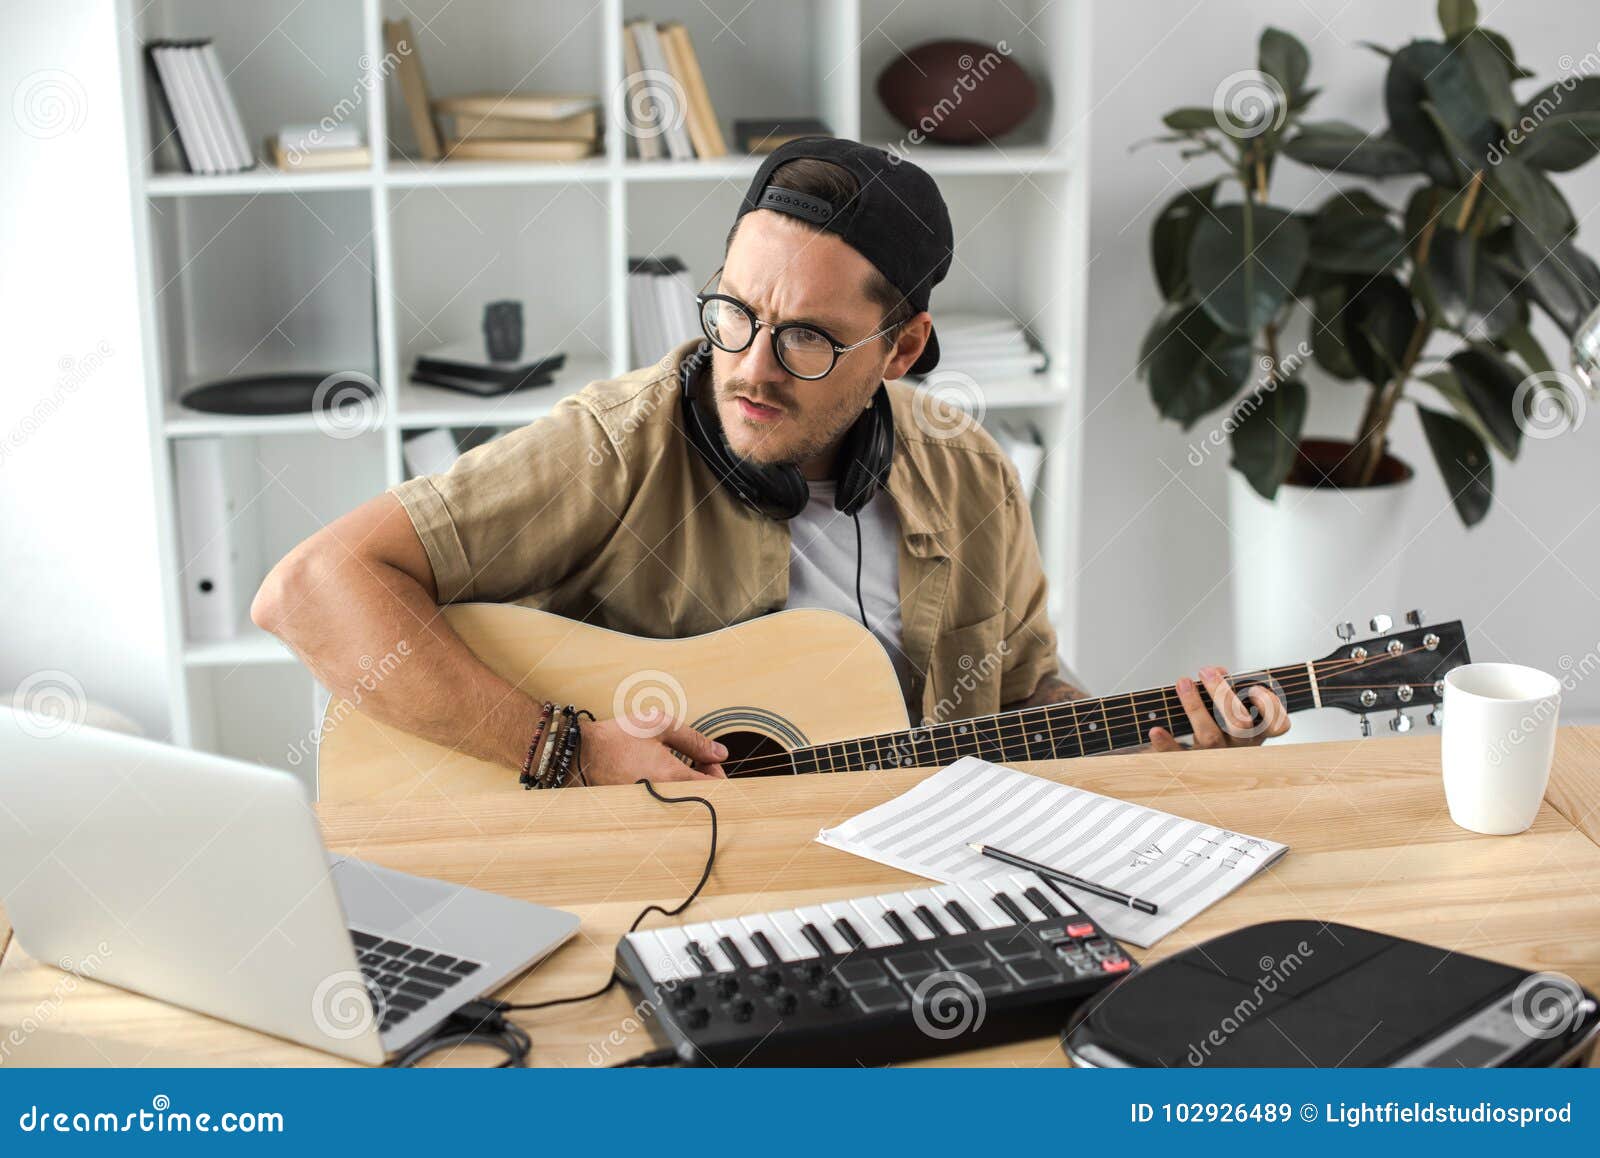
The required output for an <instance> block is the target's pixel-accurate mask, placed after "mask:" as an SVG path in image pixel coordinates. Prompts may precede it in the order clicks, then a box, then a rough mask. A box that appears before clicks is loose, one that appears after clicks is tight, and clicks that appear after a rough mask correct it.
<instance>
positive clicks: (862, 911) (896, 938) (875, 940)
mask: <svg viewBox="0 0 1600 1158" xmlns="http://www.w3.org/2000/svg"><path fill="white" fill-rule="evenodd" d="M850 907H851V908H853V909H855V911H856V915H855V916H854V917H851V918H850V920H851V921H852V922H854V923H855V926H856V928H857V929H860V930H861V935H862V937H864V938H865V939H866V942H867V944H868V945H869V946H871V947H872V948H874V949H876V948H881V947H883V946H886V945H899V944H902V943H903V941H902V939H901V937H900V933H899V932H898V931H897V930H896V929H895V927H894V926H893V925H891V924H890V923H889V922H888V921H887V920H886V919H885V916H886V914H887V912H888V910H887V909H886V908H885V907H884V904H883V901H882V900H880V899H879V898H877V897H858V898H856V899H855V900H853V901H851V902H850Z"/></svg>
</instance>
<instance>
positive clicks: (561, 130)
mask: <svg viewBox="0 0 1600 1158" xmlns="http://www.w3.org/2000/svg"><path fill="white" fill-rule="evenodd" d="M439 116H440V118H441V119H442V120H443V121H444V123H445V128H446V129H447V130H448V132H447V134H446V135H447V136H451V137H455V138H456V139H458V140H462V141H474V140H480V139H481V140H491V141H519V140H527V141H589V142H591V143H592V142H596V141H598V140H599V139H600V115H599V113H598V112H597V111H596V110H594V109H590V110H589V111H588V112H586V113H578V114H576V115H574V116H570V117H559V118H557V119H555V120H544V119H531V118H522V117H501V116H493V117H484V116H479V115H477V114H476V113H440V114H439Z"/></svg>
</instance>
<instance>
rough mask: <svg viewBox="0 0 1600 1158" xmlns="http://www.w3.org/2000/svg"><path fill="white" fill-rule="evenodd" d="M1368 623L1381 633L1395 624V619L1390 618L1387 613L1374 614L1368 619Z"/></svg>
mask: <svg viewBox="0 0 1600 1158" xmlns="http://www.w3.org/2000/svg"><path fill="white" fill-rule="evenodd" d="M1368 623H1369V625H1370V626H1371V628H1372V630H1373V631H1376V632H1378V633H1379V634H1380V635H1381V634H1382V633H1384V632H1385V631H1388V630H1389V629H1390V628H1391V627H1393V626H1394V620H1392V619H1390V618H1389V617H1388V616H1387V615H1374V616H1373V617H1372V618H1371V619H1370V620H1368Z"/></svg>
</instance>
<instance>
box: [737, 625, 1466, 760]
mask: <svg viewBox="0 0 1600 1158" xmlns="http://www.w3.org/2000/svg"><path fill="white" fill-rule="evenodd" d="M1426 650H1428V649H1427V648H1424V647H1415V648H1410V649H1402V650H1401V652H1400V653H1399V654H1395V655H1391V654H1390V653H1388V652H1383V653H1381V654H1379V655H1376V656H1368V657H1367V658H1366V659H1361V660H1357V659H1337V660H1316V661H1312V664H1311V666H1312V667H1313V668H1314V669H1316V671H1317V680H1316V681H1313V680H1312V679H1311V678H1310V677H1309V676H1304V675H1302V676H1299V677H1298V678H1296V679H1293V680H1285V681H1276V680H1274V681H1273V682H1275V683H1277V686H1278V688H1279V689H1280V690H1282V691H1284V692H1285V693H1286V694H1287V693H1289V692H1291V691H1294V692H1299V691H1306V690H1309V689H1310V688H1311V687H1312V686H1313V682H1317V683H1320V681H1321V679H1323V678H1325V677H1327V676H1332V675H1338V674H1340V673H1341V672H1344V671H1348V670H1350V669H1351V668H1355V667H1361V666H1376V665H1378V664H1380V663H1385V662H1391V661H1393V660H1397V659H1400V658H1401V657H1403V656H1406V655H1412V654H1415V653H1416V652H1419V651H1426ZM1435 650H1437V649H1435ZM1283 666H1285V667H1293V668H1295V669H1297V670H1298V669H1301V668H1303V667H1304V666H1305V665H1303V664H1285V665H1283ZM1272 670H1273V669H1270V668H1268V669H1259V670H1256V671H1250V672H1239V673H1235V674H1232V675H1229V676H1227V677H1225V678H1226V682H1227V683H1228V686H1229V687H1230V688H1236V687H1237V686H1238V685H1240V684H1248V685H1250V686H1269V685H1267V684H1263V683H1261V682H1260V681H1259V680H1258V679H1256V677H1259V676H1263V675H1268V673H1269V672H1270V671H1272ZM1399 686H1401V685H1400V684H1398V683H1397V684H1360V685H1351V689H1347V690H1353V689H1357V688H1367V687H1371V688H1388V687H1399ZM1172 694H1175V693H1173V692H1172V688H1171V686H1170V685H1169V686H1167V687H1164V688H1151V689H1146V690H1143V691H1137V692H1129V693H1124V694H1122V695H1112V696H1105V697H1099V698H1098V699H1093V700H1069V701H1063V702H1061V703H1057V704H1041V705H1039V706H1037V707H1033V708H1019V709H1013V710H1012V711H1010V712H996V713H993V714H991V715H988V716H980V717H976V718H975V719H972V720H961V721H952V722H951V723H948V724H933V725H927V726H926V727H924V728H908V729H903V730H902V731H899V732H886V733H879V735H885V736H889V735H898V736H907V737H910V748H911V750H912V752H913V754H914V752H915V747H916V744H917V742H918V740H917V737H916V736H915V733H916V732H919V731H920V732H931V731H932V730H933V729H934V728H944V729H950V728H953V727H956V726H957V725H959V724H967V725H969V726H972V736H971V739H970V740H968V738H967V733H962V734H961V739H957V738H956V737H955V736H949V737H947V738H948V739H949V741H950V742H951V743H952V744H956V745H959V744H961V743H962V742H963V740H966V741H967V742H970V743H974V744H976V743H977V742H978V741H979V740H980V737H979V736H978V735H977V725H981V724H982V723H983V721H985V720H1000V721H1001V723H1000V725H999V727H998V729H997V730H996V731H995V733H994V734H993V737H992V739H990V740H989V742H992V743H998V744H1000V745H1005V744H1007V743H1010V742H1013V741H1016V740H1023V741H1024V742H1026V735H1025V734H1026V733H1027V732H1029V731H1032V730H1036V729H1037V727H1038V726H1041V725H1042V726H1043V727H1044V728H1045V730H1046V732H1047V733H1049V734H1050V735H1051V740H1052V743H1054V742H1055V737H1054V734H1053V726H1054V724H1055V723H1057V722H1059V723H1060V724H1061V725H1062V726H1063V727H1071V728H1072V729H1073V733H1072V734H1073V735H1075V736H1077V738H1078V739H1079V750H1080V752H1086V751H1087V749H1086V748H1085V747H1084V745H1083V742H1082V733H1083V731H1084V729H1083V727H1082V725H1081V724H1080V723H1079V722H1078V719H1077V710H1076V708H1077V707H1078V706H1082V705H1087V704H1093V703H1102V704H1103V703H1104V702H1105V701H1107V700H1129V701H1131V704H1132V707H1131V710H1130V708H1118V709H1116V711H1115V713H1114V714H1113V713H1112V712H1110V711H1108V710H1107V709H1105V708H1102V709H1101V713H1100V714H1101V716H1102V717H1103V719H1102V720H1091V721H1090V723H1092V724H1099V723H1102V722H1104V723H1105V726H1106V733H1105V734H1106V735H1107V736H1110V734H1111V733H1112V732H1113V731H1114V730H1115V729H1116V728H1118V727H1123V726H1127V725H1130V724H1142V722H1153V721H1150V720H1149V716H1148V714H1146V716H1145V718H1144V721H1142V722H1141V721H1140V719H1139V716H1140V711H1141V710H1144V709H1145V708H1146V707H1147V704H1146V705H1141V704H1140V703H1139V700H1140V698H1141V697H1155V696H1160V697H1161V698H1162V704H1163V709H1162V710H1163V714H1166V715H1167V716H1168V717H1169V719H1168V722H1169V724H1173V723H1175V722H1174V721H1172V720H1171V718H1170V715H1171V714H1170V711H1168V710H1167V705H1168V704H1169V702H1170V698H1171V695H1172ZM1063 708H1067V709H1069V710H1071V711H1072V715H1073V719H1072V720H1071V721H1068V720H1066V719H1065V718H1061V719H1058V720H1052V719H1051V718H1049V716H1048V715H1046V716H1045V718H1044V719H1040V718H1038V717H1037V716H1034V717H1032V718H1030V719H1026V720H1025V719H1023V717H1025V716H1029V714H1030V713H1050V712H1055V713H1057V714H1058V715H1060V716H1063V717H1064V715H1065V713H1063V712H1061V709H1063ZM1091 710H1092V709H1091ZM1185 718H1187V717H1185ZM1008 730H1009V731H1010V734H1009V735H1008ZM1092 731H1094V732H1095V733H1096V734H1098V731H1099V730H1098V728H1095V729H1092ZM983 739H988V738H987V737H983ZM866 742H872V744H873V747H874V749H877V748H878V741H877V737H876V736H861V737H852V738H850V739H847V740H834V741H830V742H827V743H823V744H815V745H807V746H806V747H805V748H802V749H796V750H795V751H794V752H785V753H783V754H781V755H776V756H765V757H761V758H759V759H757V760H746V761H739V762H736V763H737V770H736V771H734V772H730V773H729V774H728V775H729V777H730V778H732V777H737V776H755V775H760V774H762V773H765V772H769V771H774V772H781V771H788V772H795V771H796V769H795V762H794V755H795V753H796V752H803V751H807V750H811V751H815V750H817V749H824V748H832V747H836V746H842V745H848V744H856V745H857V751H858V753H860V755H862V756H863V757H864V756H865V753H864V752H861V751H860V745H861V744H862V743H866ZM924 742H929V743H932V744H933V745H934V751H935V753H936V754H937V752H938V745H939V742H940V738H939V737H926V738H925V739H924ZM889 747H890V750H891V751H897V750H899V749H898V748H897V747H896V746H895V745H894V744H890V745H889ZM1108 750H1109V749H1108ZM837 770H838V769H818V771H837Z"/></svg>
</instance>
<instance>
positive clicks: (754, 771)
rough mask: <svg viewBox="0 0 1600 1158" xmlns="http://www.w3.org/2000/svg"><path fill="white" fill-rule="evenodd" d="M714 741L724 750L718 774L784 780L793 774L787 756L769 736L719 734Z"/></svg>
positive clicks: (758, 734)
mask: <svg viewBox="0 0 1600 1158" xmlns="http://www.w3.org/2000/svg"><path fill="white" fill-rule="evenodd" d="M715 738H716V739H717V740H718V741H719V742H720V743H722V744H723V745H725V746H726V747H727V749H728V758H727V759H726V760H724V761H723V762H722V770H723V771H724V772H726V773H727V774H728V775H729V776H788V775H790V774H791V773H793V772H794V765H793V764H792V763H790V761H789V758H788V753H787V752H786V751H785V750H784V748H783V746H782V745H781V744H779V743H778V741H776V740H774V739H773V738H772V737H771V736H763V735H762V734H761V733H760V732H719V733H718V734H717V735H716V737H715Z"/></svg>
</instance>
